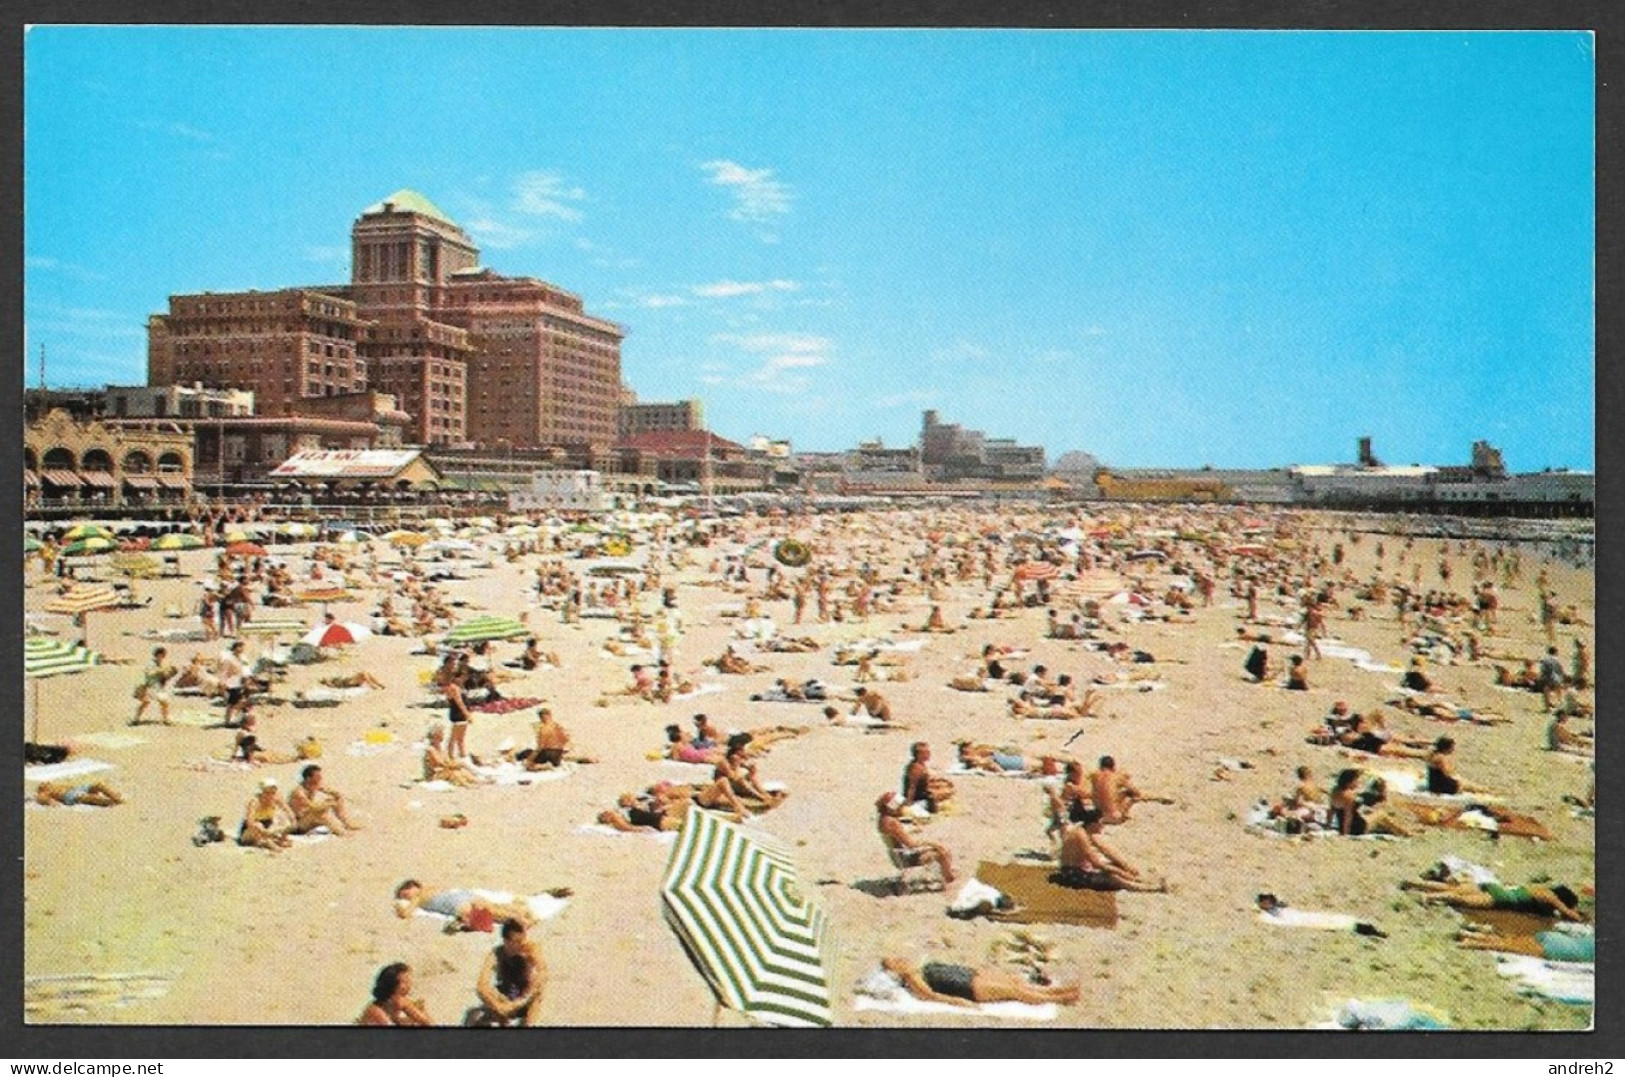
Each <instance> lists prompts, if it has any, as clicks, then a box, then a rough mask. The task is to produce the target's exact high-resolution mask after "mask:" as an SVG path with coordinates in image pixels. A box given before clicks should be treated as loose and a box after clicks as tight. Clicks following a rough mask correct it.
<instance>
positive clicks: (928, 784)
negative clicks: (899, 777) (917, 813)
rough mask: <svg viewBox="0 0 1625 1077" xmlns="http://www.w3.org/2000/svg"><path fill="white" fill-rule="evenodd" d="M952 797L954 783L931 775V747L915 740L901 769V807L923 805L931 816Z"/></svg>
mask: <svg viewBox="0 0 1625 1077" xmlns="http://www.w3.org/2000/svg"><path fill="white" fill-rule="evenodd" d="M953 795H954V783H953V782H951V781H949V780H948V779H947V778H944V777H941V776H940V775H937V774H933V773H931V746H930V745H929V744H927V743H926V742H925V741H923V740H917V741H915V742H914V743H913V745H911V746H910V748H909V761H908V766H906V767H904V768H903V806H904V807H905V808H906V807H913V806H914V805H915V804H924V805H925V810H926V811H928V812H931V813H932V814H933V815H934V814H936V812H937V811H938V810H940V809H941V807H942V805H943V803H944V802H945V801H947V800H949V799H951V798H952V797H953Z"/></svg>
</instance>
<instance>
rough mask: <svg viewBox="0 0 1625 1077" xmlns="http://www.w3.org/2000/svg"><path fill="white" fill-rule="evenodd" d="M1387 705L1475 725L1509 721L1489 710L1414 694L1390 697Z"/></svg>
mask: <svg viewBox="0 0 1625 1077" xmlns="http://www.w3.org/2000/svg"><path fill="white" fill-rule="evenodd" d="M1388 705H1389V706H1390V707H1394V708H1396V709H1398V710H1402V711H1406V712H1407V713H1410V714H1415V715H1418V716H1420V717H1423V718H1432V719H1434V720H1436V721H1441V722H1472V723H1474V724H1475V725H1498V724H1501V723H1503V722H1509V721H1511V719H1510V718H1505V717H1502V716H1501V715H1499V714H1493V713H1491V712H1490V711H1486V710H1479V711H1475V710H1473V709H1471V708H1470V707H1463V706H1461V705H1460V704H1457V703H1446V702H1443V701H1438V702H1429V701H1426V700H1421V699H1417V698H1416V697H1415V696H1400V697H1399V698H1398V699H1390V700H1389V701H1388Z"/></svg>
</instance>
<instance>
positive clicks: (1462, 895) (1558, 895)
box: [1399, 879, 1585, 923]
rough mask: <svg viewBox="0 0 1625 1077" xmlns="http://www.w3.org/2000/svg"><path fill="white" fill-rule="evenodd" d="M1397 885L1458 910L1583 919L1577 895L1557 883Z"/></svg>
mask: <svg viewBox="0 0 1625 1077" xmlns="http://www.w3.org/2000/svg"><path fill="white" fill-rule="evenodd" d="M1399 886H1400V889H1402V890H1414V891H1417V892H1419V893H1420V894H1421V895H1422V901H1423V902H1425V903H1426V904H1429V905H1450V906H1452V907H1454V908H1458V909H1508V910H1511V911H1513V912H1529V913H1535V914H1537V915H1541V916H1556V917H1557V918H1558V919H1560V920H1568V921H1571V922H1574V923H1584V922H1585V917H1584V916H1583V915H1581V913H1580V895H1578V894H1576V893H1575V892H1574V891H1573V890H1571V889H1569V888H1568V887H1567V886H1563V885H1561V884H1557V885H1553V886H1541V885H1538V884H1535V883H1530V884H1528V885H1525V886H1503V885H1502V884H1500V883H1478V882H1434V881H1432V880H1430V879H1407V880H1405V881H1404V882H1402V883H1400V884H1399Z"/></svg>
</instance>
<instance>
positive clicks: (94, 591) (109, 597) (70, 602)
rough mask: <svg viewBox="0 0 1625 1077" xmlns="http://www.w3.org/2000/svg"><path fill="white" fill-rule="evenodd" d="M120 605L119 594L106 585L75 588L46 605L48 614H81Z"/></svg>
mask: <svg viewBox="0 0 1625 1077" xmlns="http://www.w3.org/2000/svg"><path fill="white" fill-rule="evenodd" d="M118 604H119V594H118V592H117V591H115V590H113V589H112V588H111V587H108V586H107V585H105V584H96V585H92V586H87V587H75V588H73V589H72V590H70V591H68V592H67V593H66V594H61V595H57V596H56V597H55V598H53V599H51V601H49V602H47V603H46V604H45V611H46V612H47V613H68V614H75V615H77V614H81V613H89V612H90V611H91V610H104V609H107V608H108V607H109V606H116V605H118Z"/></svg>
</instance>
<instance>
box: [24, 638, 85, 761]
mask: <svg viewBox="0 0 1625 1077" xmlns="http://www.w3.org/2000/svg"><path fill="white" fill-rule="evenodd" d="M101 661H102V656H101V655H99V654H97V653H96V652H95V651H91V650H86V649H85V648H84V647H80V646H78V645H77V644H73V643H64V642H62V641H61V640H58V639H51V638H50V637H48V636H29V637H27V638H26V639H24V640H23V678H24V679H25V680H28V681H32V682H33V684H34V733H33V737H32V738H31V739H32V740H33V742H34V743H35V744H38V743H39V719H40V704H39V682H40V681H41V680H43V679H45V678H46V677H61V676H65V675H67V674H70V673H83V672H84V671H85V670H87V669H89V668H90V667H91V666H94V665H99V664H100V663H101Z"/></svg>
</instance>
